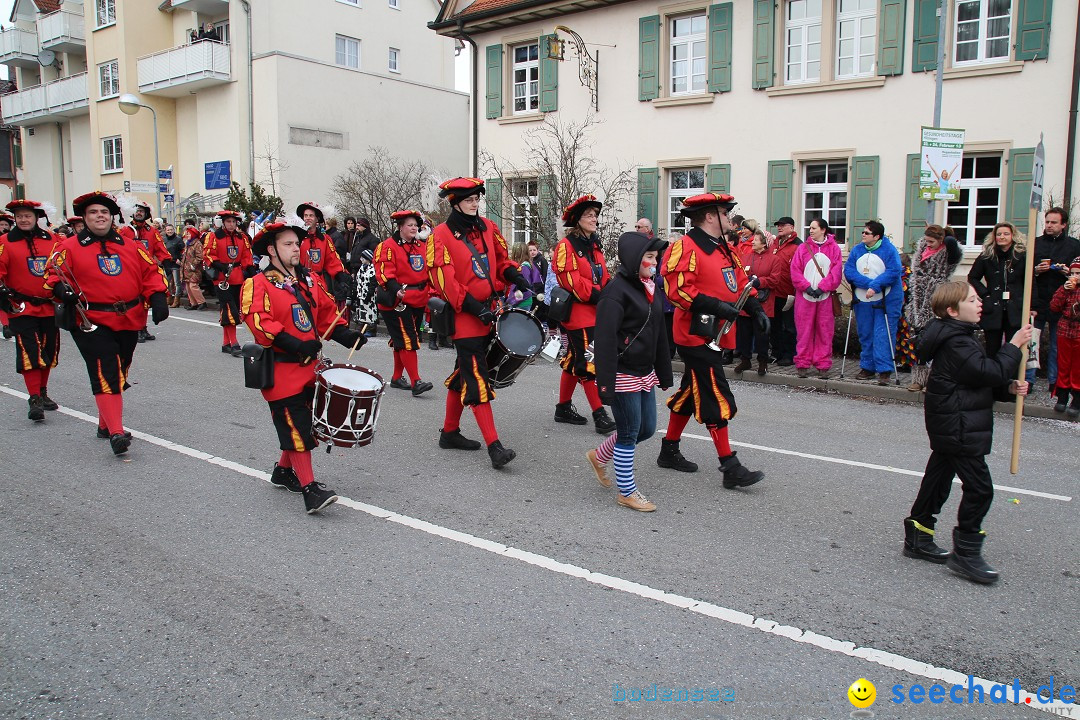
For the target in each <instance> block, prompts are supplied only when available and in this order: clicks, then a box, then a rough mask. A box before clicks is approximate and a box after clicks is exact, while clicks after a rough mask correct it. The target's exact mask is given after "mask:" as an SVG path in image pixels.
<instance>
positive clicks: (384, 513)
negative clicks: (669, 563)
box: [0, 386, 1076, 715]
mask: <svg viewBox="0 0 1080 720" xmlns="http://www.w3.org/2000/svg"><path fill="white" fill-rule="evenodd" d="M0 392H3V393H6V394H7V395H10V396H12V397H17V398H21V399H23V400H25V399H27V398H28V397H29V396H28V395H27V394H26V393H23V392H19V391H17V390H13V389H11V388H8V387H3V386H0ZM57 412H60V413H62V414H64V415H67V416H69V417H73V418H76V419H78V420H83V421H85V422H90V423H93V424H94V425H97V418H96V417H93V416H90V415H87V414H86V413H84V412H79V411H78V410H71V409H69V408H65V407H61V408H60V409H59V410H58V411H57ZM128 429H129V430H130V428H128ZM131 434H132V436H134V437H136V438H138V439H140V440H144V441H146V442H148V443H150V444H152V445H157V446H159V447H162V448H165V449H167V450H172V451H174V452H178V453H180V454H182V455H186V456H188V457H191V458H195V459H196V460H203V461H204V462H208V463H210V464H211V465H217V466H219V467H223V468H226V469H228V470H233V471H235V472H237V473H240V474H241V475H247V476H248V477H253V478H258V479H260V480H264V481H266V482H270V473H267V472H264V471H262V470H256V469H255V468H251V467H248V466H246V465H242V464H240V463H238V462H233V461H232V460H226V459H225V458H220V457H217V456H216V455H211V454H210V453H206V452H203V451H201V450H196V449H194V448H190V447H188V446H186V445H181V444H179V443H174V442H172V441H171V440H165V439H164V438H159V437H156V436H154V435H149V434H147V433H144V432H140V431H138V430H131ZM746 447H750V446H746ZM795 454H799V453H795ZM337 504H338V505H342V506H344V507H347V508H351V509H353V510H358V511H360V512H363V513H366V514H368V515H371V516H372V517H375V518H379V519H381V520H386V521H387V522H392V523H396V524H398V525H404V526H406V527H410V528H413V529H415V530H419V531H421V532H425V533H428V534H429V535H434V536H436V537H441V538H445V539H447V540H452V541H453V542H457V543H461V544H463V545H468V546H469V547H472V548H476V549H477V550H483V551H485V552H489V553H492V554H493V555H498V556H501V557H505V558H509V559H511V560H517V561H519V562H523V563H527V564H529V565H534V566H536V567H539V568H543V569H545V570H548V571H550V572H553V573H558V574H560V575H565V576H567V577H571V578H577V579H580V580H584V581H586V582H590V583H593V584H595V585H600V586H603V587H607V588H611V589H612V590H618V591H620V592H624V593H627V594H629V595H636V596H638V597H640V598H644V599H646V600H653V601H656V602H661V603H664V604H665V605H670V606H671V607H675V608H679V609H680V610H687V611H689V612H692V613H696V614H698V615H704V616H706V617H711V618H716V619H717V620H722V621H723V622H726V623H730V624H732V625H741V626H742V627H746V628H750V629H752V630H758V631H760V632H764V633H768V634H770V635H778V636H780V637H785V638H788V639H789V640H793V641H795V642H798V643H806V644H808V645H814V646H816V647H819V648H821V649H822V650H826V651H828V652H834V653H839V654H841V655H847V656H849V657H854V658H859V659H861V660H866V661H867V662H871V663H874V664H876V665H881V666H882V667H887V668H893V669H895V670H900V671H901V672H905V673H908V674H910V675H916V676H918V677H923V678H927V679H929V680H937V681H941V682H943V683H946V684H947V685H963V686H965V687H966V686H967V681H968V675H967V674H964V673H961V672H958V671H956V670H950V669H949V668H941V667H935V666H933V665H930V664H928V663H924V662H921V661H919V660H915V659H913V658H909V657H905V656H903V655H896V654H895V653H890V652H885V651H884V650H877V649H876V648H872V647H856V646H855V643H852V642H846V641H843V640H835V639H833V638H831V637H828V636H827V635H819V634H817V633H815V632H813V631H811V630H802V629H801V628H797V627H793V626H791V625H782V624H780V623H778V622H776V621H775V620H769V619H768V618H763V617H754V616H753V615H750V614H747V613H744V612H740V611H739V610H732V609H731V608H726V607H723V606H721V605H714V604H713V603H708V602H702V601H700V600H695V599H694V598H690V597H686V596H684V595H675V594H673V593H669V592H665V591H663V590H658V589H656V588H653V587H650V586H648V585H642V584H641V583H637V582H634V581H632V580H626V579H624V578H620V577H615V576H612V575H605V574H604V573H598V572H593V571H591V570H589V569H587V568H583V567H580V566H578V565H571V564H569V563H564V562H560V561H559V560H556V559H554V558H550V557H547V556H546V555H538V554H536V553H532V552H529V551H528V550H521V549H519V548H515V547H513V546H510V545H503V544H502V543H499V542H495V541H492V540H486V539H484V538H481V537H477V536H475V535H471V534H469V533H466V532H461V531H459V530H453V529H451V528H447V527H443V526H442V525H436V524H434V523H430V522H428V521H426V520H420V519H419V518H414V517H410V516H408V515H400V514H398V513H396V512H393V511H392V510H385V509H383V508H381V507H378V506H376V505H369V504H367V503H363V502H359V501H357V500H352V499H350V498H347V497H344V496H341V497H339V500H338V502H337ZM973 682H974V683H975V684H976V685H981V686H982V687H983V688H984V690H985V692H987V693H989V691H990V688H991V687H992V686H994V685H996V684H999V683H995V682H992V681H990V680H985V679H983V678H979V677H974V679H973ZM1000 684H1004V683H1000ZM1006 695H1007V699H1008V700H1009V702H1012V701H1013V700H1012V698H1013V695H1012V694H1011V693H1007V694H1006ZM1027 703H1030V705H1028V704H1027ZM1015 704H1017V705H1021V706H1027V707H1029V708H1032V709H1035V710H1043V711H1048V712H1052V713H1055V714H1058V715H1062V714H1065V713H1068V712H1071V710H1072V709H1073V708H1074V707H1076V706H1075V705H1071V704H1067V703H1063V702H1061V701H1059V700H1055V701H1053V702H1050V703H1046V704H1042V703H1040V701H1039V698H1038V696H1037V695H1036V694H1034V693H1029V692H1026V691H1021V692H1020V694H1019V702H1018V703H1015Z"/></svg>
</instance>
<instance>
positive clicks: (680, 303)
mask: <svg viewBox="0 0 1080 720" xmlns="http://www.w3.org/2000/svg"><path fill="white" fill-rule="evenodd" d="M717 243H719V244H717ZM661 271H662V272H663V275H664V287H665V288H667V296H668V300H670V301H671V303H672V304H673V305H674V306H675V318H674V321H673V322H674V328H673V330H674V333H673V334H674V336H675V344H676V345H685V346H687V347H694V346H697V345H704V344H705V343H707V342H708V340H706V339H705V338H703V337H698V336H697V335H691V334H690V317H691V313H690V306H691V304H693V302H694V298H696V297H697V296H698V295H699V294H704V295H707V296H709V297H714V298H716V299H717V300H722V301H723V302H727V303H732V304H734V303H735V302H736V301H737V300H738V299H739V293H741V292H742V289H743V287H745V286H746V283H747V282H748V280H747V278H746V272H745V271H744V270H743V267H742V263H741V262H740V260H739V257H738V255H736V254H735V253H734V252H733V251H732V250H731V249H730V248H728V246H727V243H725V242H724V241H723V240H718V241H716V243H714V242H712V241H711V240H710V239H709V236H708V235H707V234H706V233H705V232H704V231H702V230H699V229H698V228H694V229H692V230H691V231H690V232H689V233H688V234H686V235H683V236H682V237H681V238H679V239H678V240H676V241H675V242H673V243H672V244H671V245H669V246H668V249H667V250H666V251H665V252H664V262H663V265H662V268H661ZM720 347H722V348H725V349H727V350H731V349H734V347H735V333H734V332H729V333H728V334H727V335H724V336H723V337H721V339H720Z"/></svg>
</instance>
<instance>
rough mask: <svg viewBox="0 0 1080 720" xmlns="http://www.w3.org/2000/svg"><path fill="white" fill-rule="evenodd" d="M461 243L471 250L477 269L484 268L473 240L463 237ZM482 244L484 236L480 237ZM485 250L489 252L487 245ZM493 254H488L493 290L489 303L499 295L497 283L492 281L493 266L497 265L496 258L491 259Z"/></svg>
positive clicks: (489, 282) (490, 285)
mask: <svg viewBox="0 0 1080 720" xmlns="http://www.w3.org/2000/svg"><path fill="white" fill-rule="evenodd" d="M461 242H463V243H465V247H467V248H469V252H471V253H472V256H473V260H475V261H476V266H477V267H483V266H484V264H483V263H482V262H481V260H480V253H478V252H476V247H475V246H474V245H473V244H472V241H471V240H469V238H468V237H462V238H461ZM480 244H481V245H483V244H484V236H483V235H481V236H480ZM484 249H485V250H487V246H486V245H484ZM492 254H493V253H488V270H487V281H488V287H490V288H491V295H489V296H488V302H489V303H490V302H491V298H493V297H495V296H496V295H498V293H497V292H495V283H493V282H492V281H491V272H492V266H494V264H495V263H494V258H493V257H491V256H492Z"/></svg>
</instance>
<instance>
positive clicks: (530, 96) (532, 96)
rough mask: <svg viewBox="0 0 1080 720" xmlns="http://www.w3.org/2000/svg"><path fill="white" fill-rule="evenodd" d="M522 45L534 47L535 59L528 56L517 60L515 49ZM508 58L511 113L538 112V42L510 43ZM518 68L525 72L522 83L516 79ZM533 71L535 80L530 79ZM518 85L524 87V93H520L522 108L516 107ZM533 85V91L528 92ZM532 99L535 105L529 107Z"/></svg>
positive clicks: (525, 113)
mask: <svg viewBox="0 0 1080 720" xmlns="http://www.w3.org/2000/svg"><path fill="white" fill-rule="evenodd" d="M523 47H528V48H531V47H535V48H536V59H535V60H533V59H531V58H530V59H529V60H523V61H521V62H518V61H517V51H518V50H519V49H520V48H523ZM530 54H531V53H530ZM510 59H511V61H512V62H511V64H510V101H511V103H512V105H511V109H512V110H513V114H514V115H535V114H536V113H539V112H540V42H539V41H536V42H533V41H529V42H524V43H518V44H517V45H512V46H511V47H510ZM519 70H522V71H524V72H525V77H526V80H525V82H523V83H520V82H518V81H517V74H518V71H519ZM533 73H535V74H536V79H535V80H533V79H532V74H533ZM518 86H523V87H524V94H523V95H522V97H524V98H525V107H524V109H522V110H518V109H517V100H518V95H517V88H518ZM534 86H535V93H533V92H530V90H532V89H533V87H534ZM533 100H535V104H536V107H530V106H531V105H532V104H533V103H532V102H531V101H533Z"/></svg>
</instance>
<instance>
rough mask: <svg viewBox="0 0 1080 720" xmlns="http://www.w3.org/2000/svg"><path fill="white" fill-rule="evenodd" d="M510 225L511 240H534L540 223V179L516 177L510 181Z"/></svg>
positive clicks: (518, 241) (519, 241) (520, 241)
mask: <svg viewBox="0 0 1080 720" xmlns="http://www.w3.org/2000/svg"><path fill="white" fill-rule="evenodd" d="M510 221H511V224H510V227H511V232H512V234H513V241H514V244H515V245H516V244H517V243H528V242H530V241H532V240H536V239H537V237H536V231H537V230H539V225H540V180H539V178H517V179H515V180H511V181H510Z"/></svg>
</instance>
